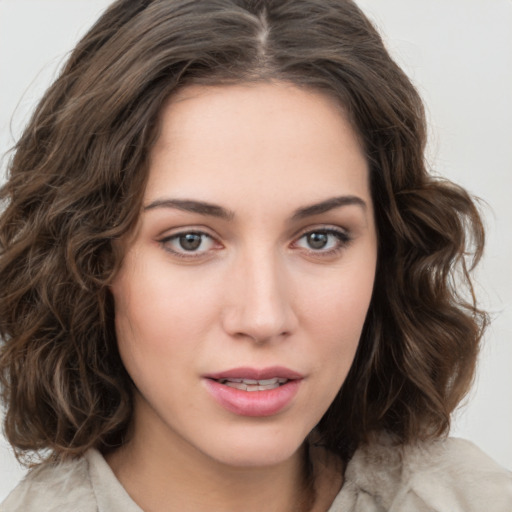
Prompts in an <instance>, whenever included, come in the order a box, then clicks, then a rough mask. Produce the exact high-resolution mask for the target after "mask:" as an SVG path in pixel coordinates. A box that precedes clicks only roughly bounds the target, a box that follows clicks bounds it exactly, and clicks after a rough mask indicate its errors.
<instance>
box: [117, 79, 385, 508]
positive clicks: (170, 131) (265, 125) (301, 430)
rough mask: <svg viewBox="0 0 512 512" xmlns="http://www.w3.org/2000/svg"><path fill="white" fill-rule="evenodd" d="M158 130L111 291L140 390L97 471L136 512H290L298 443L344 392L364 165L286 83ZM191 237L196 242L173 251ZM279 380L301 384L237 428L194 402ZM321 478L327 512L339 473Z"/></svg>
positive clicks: (360, 277) (365, 275)
mask: <svg viewBox="0 0 512 512" xmlns="http://www.w3.org/2000/svg"><path fill="white" fill-rule="evenodd" d="M160 122H161V133H160V136H159V139H158V141H157V143H156V145H155V147H154V148H153V149H152V154H151V162H150V170H149V181H148V184H147V189H146V191H145V197H144V210H143V212H142V213H141V215H140V220H139V224H138V227H137V229H136V230H135V232H134V233H133V234H132V235H131V237H130V238H129V239H127V240H125V241H124V244H125V259H124V261H123V266H122V268H121V270H120V272H119V274H118V275H117V277H116V279H115V281H114V283H113V286H112V293H113V296H114V301H115V311H116V329H117V336H118V344H119V350H120V354H121V357H122V360H123V362H124V364H125V366H126V369H127V371H128V372H129V374H130V375H131V377H132V379H133V381H134V383H135V386H136V391H135V409H134V422H133V425H132V434H131V439H130V441H129V442H127V443H126V444H125V445H124V446H123V447H122V448H121V449H119V450H117V451H116V452H114V453H113V454H111V455H109V456H108V457H107V461H108V462H109V464H110V465H111V467H112V469H113V470H114V473H115V474H116V475H117V477H118V478H119V480H120V481H121V483H122V484H123V485H124V487H125V488H126V489H127V491H128V492H129V494H130V495H131V496H132V498H133V499H134V500H135V501H136V502H137V503H138V504H139V506H141V508H143V509H144V510H145V512H159V511H164V510H180V511H189V510H190V511H192V510H193V511H196V512H200V511H203V510H204V511H206V510H208V511H211V510H216V511H221V512H222V511H239V510H244V511H251V510H255V511H256V510H258V511H261V510H267V511H274V512H280V511H290V510H294V511H296V510H298V500H300V499H302V498H303V496H302V493H301V492H300V490H301V489H303V488H304V463H303V459H304V457H303V455H304V454H303V446H304V444H303V443H304V440H305V438H306V436H307V435H308V434H309V433H310V431H311V430H312V429H313V428H314V427H315V425H316V424H317V423H318V421H319V420H320V418H321V417H322V415H323V414H324V413H325V411H326V410H327V408H328V407H329V405H330V403H331V402H332V400H333V399H334V397H335V395H336V393H337V392H338V390H339V389H340V387H341V385H342V384H343V381H344V380H345V378H346V375H347V373H348V371H349V368H350V366H351V364H352V361H353V358H354V355H355V352H356V349H357V345H358V342H359V338H360V334H361V330H362V326H363V322H364V319H365V315H366V313H367V309H368V306H369V302H370V299H371V294H372V288H373V282H374V274H375V266H376V258H377V237H376V231H375V225H374V218H373V209H372V200H371V195H370V189H369V183H368V166H367V162H366V159H365V157H364V154H363V151H362V149H361V147H360V144H359V142H358V139H357V137H356V135H355V133H354V131H353V130H352V128H351V126H350V124H349V123H348V122H347V120H346V119H345V116H344V114H343V111H342V109H341V108H340V107H339V106H338V105H337V104H336V103H335V102H334V100H332V99H331V98H329V97H327V96H325V95H323V94H321V93H318V92H312V91H309V90H305V89H299V88H297V87H295V86H293V85H290V84H285V83H279V82H277V83H261V84H252V85H247V84H243V85H236V86H235V85H232V86H218V87H211V86H208V87H207V86H189V87H187V88H185V89H183V90H182V91H180V92H179V93H178V95H177V96H174V97H173V98H172V99H171V100H170V101H169V102H168V103H167V104H166V105H165V107H164V109H163V111H162V113H161V120H160ZM340 197H342V198H345V199H342V200H337V201H334V202H332V203H329V204H326V201H328V200H331V199H332V198H340ZM346 197H349V198H350V199H349V200H347V199H346ZM354 198H355V199H354ZM176 200H180V201H183V200H187V201H193V202H199V201H200V202H206V203H208V204H211V205H215V206H217V207H220V208H222V212H223V213H224V214H225V215H224V216H218V215H212V213H219V210H218V208H217V209H215V208H214V209H213V210H212V209H211V208H210V209H206V210H205V209H204V208H202V209H199V211H196V210H198V208H197V204H196V203H194V204H193V208H192V209H193V210H195V211H188V210H187V209H189V207H190V205H191V203H187V204H186V205H184V204H183V203H180V204H178V205H177V204H176V202H175V201H176ZM173 201H174V202H173ZM345 203H348V204H345ZM315 204H323V206H324V208H323V209H324V210H326V211H319V210H321V209H322V208H316V211H314V209H311V208H309V209H308V207H309V206H311V205H315ZM184 208H185V209H184ZM298 212H300V213H298ZM329 230H331V231H332V232H331V231H329ZM191 232H192V233H198V232H200V233H205V235H200V236H199V246H198V247H197V248H194V250H188V251H187V250H185V249H184V248H183V245H182V242H184V241H185V242H186V240H185V239H184V238H183V235H184V234H186V233H191ZM308 233H309V234H310V235H309V236H308ZM311 233H317V235H313V236H311ZM337 233H338V234H337ZM180 236H181V237H182V238H180ZM193 238H194V237H193ZM194 240H195V241H196V242H197V238H195V239H194ZM315 241H316V242H318V241H320V242H321V243H320V245H321V244H322V243H325V244H326V245H325V246H324V247H323V248H322V247H320V248H319V246H318V245H315V246H314V247H313V246H312V242H315ZM186 247H188V248H190V245H189V246H186ZM276 365H279V366H285V367H287V368H290V369H292V370H294V371H296V372H299V373H300V374H301V375H302V376H303V379H302V380H301V382H300V385H299V389H298V391H297V394H296V395H295V396H294V397H293V399H292V401H291V402H290V403H289V404H288V405H287V406H286V407H285V408H284V409H283V410H281V411H279V412H278V413H277V414H273V415H270V416H266V417H247V416H243V415H239V414H235V413H233V412H230V411H228V410H226V409H225V408H223V407H222V406H220V405H219V403H218V402H217V401H216V400H214V399H213V398H212V396H211V395H210V393H209V392H208V391H207V387H206V386H205V378H204V376H205V375H206V374H209V373H213V372H219V371H224V370H227V369H230V368H236V367H241V366H244V367H245V366H249V367H252V368H266V367H269V366H276ZM326 461H327V462H326ZM317 467H319V468H321V469H319V470H317V472H316V474H315V478H316V483H315V485H316V489H317V501H316V503H315V510H326V508H328V506H329V504H330V502H331V501H332V499H333V497H334V496H335V494H336V493H337V492H338V491H339V488H340V485H341V480H340V477H339V476H338V475H339V468H336V464H335V461H333V460H330V459H329V458H327V459H323V462H322V464H319V465H318V464H317Z"/></svg>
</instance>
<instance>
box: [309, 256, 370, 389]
mask: <svg viewBox="0 0 512 512" xmlns="http://www.w3.org/2000/svg"><path fill="white" fill-rule="evenodd" d="M342 274H343V276H342V277H341V278H340V277H339V276H337V277H335V276H333V277H332V278H331V279H328V280H326V281H325V282H324V286H323V287H322V288H321V289H320V290H318V291H317V292H316V293H314V292H313V291H312V289H310V290H309V292H308V293H305V294H304V297H305V303H304V307H303V311H305V312H307V313H306V315H305V318H304V319H303V321H304V324H305V325H307V330H308V331H309V333H310V337H311V338H312V339H313V340H316V343H315V344H314V345H313V350H314V351H315V352H316V353H317V356H318V364H319V365H320V366H321V367H322V371H323V374H324V376H325V379H326V380H329V381H331V382H333V385H334V386H338V388H339V387H340V386H341V384H342V383H343V381H344V379H345V377H346V375H347V373H348V371H349V369H350V366H351V365H352V362H353V359H354V357H355V353H356V351H357V347H358V345H359V340H360V337H361V332H362V329H363V325H364V321H365V318H366V314H367V311H368V307H369V304H370V300H371V296H372V291H373V282H374V266H373V265H372V262H370V264H369V265H368V266H364V267H358V266H356V265H354V266H352V267H349V268H346V269H345V271H344V272H343V273H342Z"/></svg>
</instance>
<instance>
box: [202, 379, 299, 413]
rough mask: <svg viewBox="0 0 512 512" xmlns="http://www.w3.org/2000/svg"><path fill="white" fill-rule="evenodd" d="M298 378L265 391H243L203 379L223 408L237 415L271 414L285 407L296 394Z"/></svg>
mask: <svg viewBox="0 0 512 512" xmlns="http://www.w3.org/2000/svg"><path fill="white" fill-rule="evenodd" d="M300 382H301V380H300V379H294V380H290V381H288V382H287V383H286V384H282V385H281V386H279V387H277V388H274V389H269V390H266V391H243V390H241V389H236V388H232V387H230V386H225V385H224V384H221V383H220V382H217V381H216V380H212V379H205V383H206V388H207V389H208V391H209V392H210V394H211V395H212V396H213V398H214V399H215V400H216V401H217V403H219V404H220V405H221V406H222V407H224V409H227V410H228V411H230V412H232V413H234V414H238V415H239V416H255V417H263V416H273V415H274V414H277V413H279V412H281V411H283V409H285V408H286V407H287V406H288V405H289V404H290V402H291V401H292V400H293V397H294V396H295V395H296V394H297V391H298V390H299V386H300Z"/></svg>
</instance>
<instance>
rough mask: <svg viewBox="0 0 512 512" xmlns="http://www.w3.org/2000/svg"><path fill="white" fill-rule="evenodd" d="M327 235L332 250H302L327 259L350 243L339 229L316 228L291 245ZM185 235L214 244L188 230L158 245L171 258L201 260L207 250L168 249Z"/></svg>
mask: <svg viewBox="0 0 512 512" xmlns="http://www.w3.org/2000/svg"><path fill="white" fill-rule="evenodd" d="M313 234H315V235H327V236H331V237H334V238H335V239H336V241H335V246H334V247H332V248H329V249H327V250H323V249H311V248H302V249H303V250H304V251H306V252H307V253H309V254H310V255H314V256H316V257H329V256H334V255H336V254H338V253H339V252H341V251H343V250H344V249H345V248H346V247H347V246H348V245H349V244H350V242H351V241H352V238H351V236H350V235H349V234H348V233H347V232H346V231H342V230H340V229H335V228H318V229H309V230H308V231H304V232H303V233H302V234H301V235H300V236H299V237H298V238H296V239H295V241H294V242H293V244H292V245H294V246H296V245H297V244H298V242H299V241H300V240H302V239H305V238H306V237H307V236H311V235H313ZM187 235H194V236H200V237H202V240H201V242H200V244H201V245H202V244H203V242H204V240H205V239H208V240H210V241H211V243H212V244H215V243H216V240H215V239H214V238H213V237H212V236H211V235H209V234H208V233H206V232H204V231H199V230H189V231H181V232H179V233H175V234H173V235H170V236H166V237H165V238H162V239H161V240H159V243H160V245H161V246H162V247H163V248H164V250H166V251H167V252H169V253H171V254H172V255H173V256H177V257H178V258H184V259H188V260H192V259H194V258H201V257H203V256H204V255H205V254H206V253H207V252H208V249H206V250H203V251H201V252H197V251H194V250H191V251H187V250H186V249H183V248H182V249H181V250H175V249H172V248H171V247H170V244H171V243H172V242H174V241H178V242H179V240H180V238H183V237H185V236H187Z"/></svg>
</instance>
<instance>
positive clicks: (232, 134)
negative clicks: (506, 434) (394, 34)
mask: <svg viewBox="0 0 512 512" xmlns="http://www.w3.org/2000/svg"><path fill="white" fill-rule="evenodd" d="M305 13H307V16H306V15H305ZM424 146H425V122H424V114H423V108H422V104H421V101H420V99H419V97H418V95H417V93H416V91H415V90H414V88H413V87H412V85H411V84H410V82H409V80H408V79H407V78H406V76H405V75H404V74H403V72H402V71H401V70H400V69H399V68H398V67H397V66H396V64H395V63H394V62H393V61H392V60H391V59H390V57H389V56H388V54H387V53H386V51H385V49H384V48H383V45H382V42H381V40H380V37H379V36H378V34H377V33H376V32H375V30H374V28H373V27H372V26H371V24H370V23H369V22H368V21H367V20H366V18H365V17H364V16H363V14H362V13H361V12H360V11H359V9H358V8H357V7H356V6H355V5H354V4H353V3H351V2H347V1H343V2H340V1H322V2H316V1H302V0H301V1H297V0H294V1H274V2H273V1H259V2H258V1H245V2H244V1H241V0H239V1H228V0H222V1H221V0H219V1H217V0H215V1H209V2H200V1H197V0H196V1H190V0H188V1H185V0H180V1H178V0H176V1H169V0H155V1H146V2H141V1H138V2H135V1H126V0H122V1H119V2H116V3H115V4H113V6H112V7H111V8H110V9H109V10H108V11H107V12H106V13H105V14H104V15H103V16H102V17H101V19H100V20H99V21H98V22H97V24H96V25H95V26H94V27H93V28H92V29H91V31H90V32H89V33H88V34H87V35H86V36H85V37H84V39H83V40H82V41H81V42H80V43H79V44H78V46H77V47H76V49H75V51H74V52H73V54H72V55H71V57H70V59H69V62H68V64H67V66H66V67H65V69H64V70H63V72H62V75H61V76H60V77H59V79H58V80H57V81H56V82H55V84H54V85H53V86H52V87H51V88H50V90H49V91H48V92H47V94H46V95H45V97H44V98H43V100H42V102H41V103H40V105H39V107H38V109H37V111H36V113H35V114H34V117H33V118H32V121H31V123H30V124H29V126H28V127H27V129H26V130H25V133H24V134H23V136H22V138H21V140H20V141H19V143H18V145H17V149H16V153H15V156H14V158H13V160H12V163H11V166H10V175H9V180H8V182H7V184H6V185H5V187H4V188H3V189H2V198H3V200H4V202H5V204H6V207H5V210H4V213H3V214H2V218H1V224H0V233H1V234H0V236H1V238H0V240H1V244H2V256H1V263H0V280H1V282H2V291H1V295H0V296H1V299H0V304H1V308H0V312H1V313H0V315H1V316H0V318H1V321H0V325H1V331H0V334H1V336H2V338H3V339H4V340H5V341H4V344H3V346H2V352H1V355H0V369H1V371H0V378H1V383H2V393H3V401H4V403H5V404H6V406H7V414H6V420H5V431H6V434H7V437H8V439H9V440H10V442H11V444H12V445H13V447H14V448H15V450H16V451H17V453H18V455H19V456H20V457H24V456H26V454H27V453H30V452H33V451H34V450H35V451H38V452H39V453H40V454H41V456H42V457H43V458H44V459H46V460H45V461H44V462H43V463H42V464H41V465H39V466H38V467H37V468H35V469H33V470H32V471H31V472H30V473H29V476H28V477H27V478H26V479H25V481H24V482H22V483H21V484H20V486H19V487H18V488H17V489H15V490H14V491H13V493H12V494H11V495H10V496H9V497H8V499H7V501H6V502H5V503H4V504H3V507H4V509H5V510H6V511H11V510H52V509H55V510H57V509H59V510H76V509H77V507H78V506H80V507H81V508H82V509H84V510H100V511H107V510H108V511H116V510H123V511H134V512H135V511H140V510H145V511H153V510H155V511H159V510H195V511H201V510H219V511H222V510H248V511H250V510H275V511H276V512H277V511H285V510H293V511H297V510H307V511H310V510H314V511H326V510H330V511H332V512H335V511H345V510H353V511H363V510H364V511H369V510H397V511H406V510H407V511H409V510H454V509H455V510H456V509H457V507H458V508H459V509H460V510H481V508H482V506H483V505H482V504H483V503H485V506H486V508H487V509H491V510H496V511H501V510H503V511H505V510H509V509H510V504H511V503H512V481H511V477H510V474H509V473H508V472H506V471H504V470H502V469H501V468H499V466H497V465H496V464H494V462H492V461H491V460H489V459H488V458H487V457H486V456H485V455H483V454H482V453H481V452H480V451H479V450H478V449H477V448H475V447H473V446H472V445H469V444H466V443H464V442H460V441H454V440H449V439H445V438H444V435H445V434H446V432H447V431H448V428H449V421H450V414H451V412H452V411H453V409H454V408H455V407H456V405H457V404H458V403H459V401H460V400H461V398H462V397H463V396H464V395H465V393H466V392H467V389H468V386H469V384H470V382H471V379H472V376H473V372H474V366H475V360H476V355H477V352H478V344H479V340H480V338H481V336H482V332H483V329H484V327H485V323H486V317H485V314H484V313H483V312H481V311H479V310H478V309H477V307H476V305H475V303H474V300H473V299H472V293H471V281H470V277H469V274H468V270H467V268H468V265H469V264H470V263H471V262H466V259H465V257H466V254H467V252H468V251H472V253H473V255H474V263H476V262H477V261H478V258H479V256H480V253H481V250H482V246H483V229H482V225H481V221H480V218H479V215H478V212H477V210H476V208H475V206H474V204H473V201H472V200H471V198H470V197H469V196H468V194H467V193H466V192H465V191H464V190H462V189H460V188H458V187H457V186H455V185H453V184H450V183H448V182H444V181H440V180H435V179H433V178H432V177H430V176H429V175H428V173H427V170H426V169H425V165H424V159H423V151H424ZM457 272H461V275H460V277H459V280H458V281H457V286H456V287H455V285H454V281H453V279H454V276H455V275H456V273H457ZM465 288H466V289H467V291H468V293H466V294H465V293H464V289H465ZM468 297H469V299H468ZM475 482H477V483H475ZM4 509H2V510H4Z"/></svg>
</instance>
